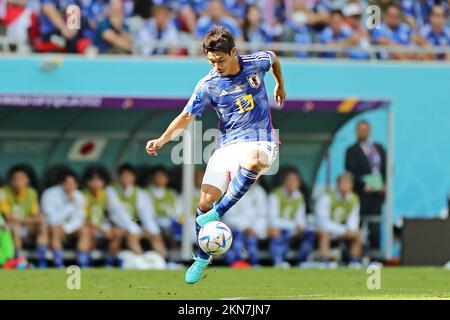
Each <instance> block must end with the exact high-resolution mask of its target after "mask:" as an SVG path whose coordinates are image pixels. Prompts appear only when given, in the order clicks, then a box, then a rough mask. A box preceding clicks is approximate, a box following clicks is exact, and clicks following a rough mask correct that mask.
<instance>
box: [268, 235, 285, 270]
mask: <svg viewBox="0 0 450 320" xmlns="http://www.w3.org/2000/svg"><path fill="white" fill-rule="evenodd" d="M282 242H283V239H282V238H281V237H276V238H272V239H270V255H271V256H272V260H273V263H274V264H277V263H280V262H281V261H283V243H282Z"/></svg>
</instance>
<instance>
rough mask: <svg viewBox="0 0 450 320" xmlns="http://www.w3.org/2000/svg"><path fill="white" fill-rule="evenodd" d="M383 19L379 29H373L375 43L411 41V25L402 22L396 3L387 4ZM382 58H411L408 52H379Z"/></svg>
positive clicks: (406, 43) (400, 44) (390, 44)
mask: <svg viewBox="0 0 450 320" xmlns="http://www.w3.org/2000/svg"><path fill="white" fill-rule="evenodd" d="M383 18H384V21H383V22H382V23H381V26H380V29H373V31H372V41H373V43H375V44H379V45H385V46H392V47H395V46H405V45H410V44H411V43H412V36H413V32H412V29H411V27H409V26H408V25H407V24H406V23H403V22H402V20H401V19H402V15H401V11H400V8H399V7H398V6H396V5H389V6H388V7H387V8H386V11H385V13H384V16H383ZM380 58H382V59H388V58H392V59H399V60H402V59H411V58H412V55H411V54H410V53H406V52H405V53H403V52H400V53H392V54H388V53H387V52H384V51H383V52H380Z"/></svg>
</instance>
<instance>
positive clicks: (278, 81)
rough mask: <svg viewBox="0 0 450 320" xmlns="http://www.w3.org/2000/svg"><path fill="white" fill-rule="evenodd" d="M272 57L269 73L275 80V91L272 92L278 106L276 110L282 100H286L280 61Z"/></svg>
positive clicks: (281, 103) (276, 57)
mask: <svg viewBox="0 0 450 320" xmlns="http://www.w3.org/2000/svg"><path fill="white" fill-rule="evenodd" d="M273 55H274V56H275V60H274V62H273V64H272V68H270V71H271V72H272V74H273V77H274V78H275V89H274V91H273V95H274V97H275V101H276V102H277V104H278V108H281V106H282V105H283V102H284V100H285V99H286V90H285V88H284V78H283V73H282V72H281V63H280V59H279V58H278V56H277V55H276V54H275V53H273Z"/></svg>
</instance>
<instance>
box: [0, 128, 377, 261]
mask: <svg viewBox="0 0 450 320" xmlns="http://www.w3.org/2000/svg"><path fill="white" fill-rule="evenodd" d="M356 130H357V131H356V133H357V136H356V140H357V141H356V143H355V144H354V145H353V146H351V147H349V148H348V150H347V155H346V165H345V167H346V170H348V171H347V172H345V173H343V174H341V175H340V176H339V177H338V179H337V181H336V187H335V189H330V190H324V191H323V192H322V193H321V194H319V195H318V196H315V197H314V199H312V198H313V197H312V196H311V192H310V191H309V188H308V187H307V186H306V185H305V183H304V181H303V179H302V177H301V175H300V173H299V172H298V170H297V169H296V168H295V167H284V168H281V169H280V171H279V173H278V174H277V175H276V176H275V178H273V179H272V180H271V182H270V185H268V182H267V181H266V180H265V177H264V176H263V177H262V178H261V179H260V180H259V181H258V182H257V183H255V184H254V185H253V186H252V187H251V189H250V190H249V191H248V192H247V193H246V194H245V195H244V197H243V198H242V199H241V200H240V201H239V202H238V203H237V204H236V205H235V206H233V207H232V208H231V210H230V212H228V213H227V214H226V215H225V217H224V222H225V223H226V224H228V225H229V226H230V227H231V229H232V232H233V243H232V247H231V249H230V250H229V251H228V252H227V253H226V254H225V256H224V261H225V262H226V263H227V264H228V265H230V266H234V267H250V266H259V265H260V261H261V246H266V251H267V252H269V256H268V257H267V258H269V259H270V260H271V262H272V263H273V265H274V266H277V267H289V266H290V263H292V262H294V263H296V264H297V265H299V266H301V267H314V266H321V267H336V266H337V262H346V263H348V265H349V266H352V267H359V266H361V258H362V246H363V242H364V241H363V238H362V235H361V227H360V225H361V213H360V211H361V208H362V210H363V211H364V212H362V214H378V215H379V214H380V212H379V211H381V206H382V203H383V199H382V198H383V196H382V194H383V193H384V185H385V183H384V181H385V176H384V171H385V153H384V150H383V148H382V146H381V145H379V144H376V143H373V142H372V141H371V139H370V125H369V123H368V122H366V121H361V122H360V123H358V125H357V128H356ZM203 174H204V169H203V168H200V167H199V168H197V169H196V171H195V179H194V183H195V186H194V199H193V205H194V206H193V208H191V210H188V211H186V208H185V207H184V206H183V204H182V195H180V194H179V193H178V192H177V190H180V185H179V181H180V180H181V179H179V177H176V176H174V175H173V173H171V172H170V171H168V170H167V169H166V168H165V167H163V166H158V167H148V166H140V167H134V166H132V165H130V164H122V165H121V166H120V167H119V168H117V170H116V172H115V175H114V176H115V179H114V180H113V179H111V176H110V173H109V172H108V170H106V169H105V168H104V167H103V166H102V165H98V164H92V165H90V166H88V167H86V168H85V170H84V172H83V173H82V175H81V177H79V176H78V175H77V173H75V172H74V171H73V170H72V169H70V168H69V167H67V166H54V167H51V168H49V169H48V170H47V172H45V173H44V176H43V177H44V179H42V181H41V183H38V181H37V178H36V174H35V173H34V171H33V169H32V167H31V166H30V165H26V164H17V165H14V166H13V167H11V168H10V170H9V171H8V173H7V174H6V176H5V179H4V183H3V185H2V187H0V213H1V214H0V253H1V254H0V265H2V264H5V266H6V267H17V266H20V265H24V264H26V261H27V257H32V260H34V261H36V265H37V267H42V268H44V267H47V265H48V262H49V260H50V258H51V260H52V263H51V266H54V267H62V266H64V263H65V261H64V248H66V249H67V248H70V250H72V251H76V252H77V256H76V262H77V264H78V265H79V266H81V267H87V266H92V265H93V264H94V261H93V257H92V254H93V252H94V251H101V252H103V254H102V257H101V259H97V260H101V261H103V262H104V264H105V265H106V266H110V267H111V266H121V263H122V262H123V261H122V260H123V259H121V258H120V255H119V254H120V252H121V251H123V250H128V251H131V252H133V254H135V255H138V256H140V255H143V254H144V253H145V252H147V251H148V250H149V249H151V250H153V251H155V252H157V253H158V254H159V255H160V257H161V258H164V259H165V262H166V266H167V267H168V268H176V267H179V266H180V265H179V264H177V263H175V262H174V261H173V260H177V259H173V255H171V253H173V252H175V251H176V250H177V249H178V250H179V249H180V247H181V241H182V230H183V227H182V225H183V222H184V219H186V214H191V215H192V217H194V216H195V212H196V205H197V204H198V200H199V195H200V186H201V183H202V178H203ZM354 186H355V191H354ZM192 235H193V239H192V240H193V243H195V242H196V239H195V228H194V224H192ZM8 239H9V240H8ZM294 247H295V249H293V248H294ZM332 247H334V248H336V247H337V249H336V250H337V251H338V256H337V255H336V254H335V252H336V250H334V251H333V250H332ZM25 248H26V249H27V250H24V249H25ZM341 249H342V250H341ZM30 252H32V253H33V254H31V255H30ZM333 252H334V253H333ZM50 253H51V254H50ZM49 257H50V258H49ZM336 260H337V261H336Z"/></svg>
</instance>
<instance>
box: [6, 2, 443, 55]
mask: <svg viewBox="0 0 450 320" xmlns="http://www.w3.org/2000/svg"><path fill="white" fill-rule="evenodd" d="M70 4H76V5H78V7H79V8H80V13H81V15H80V17H81V19H80V20H79V29H73V28H69V26H68V24H67V23H66V21H65V17H66V16H67V13H66V9H67V7H68V5H70ZM369 5H378V6H379V7H380V9H381V10H382V17H381V22H380V25H379V27H378V28H375V29H368V28H367V25H366V19H367V16H366V13H367V12H366V9H367V7H368V6H369ZM449 7H450V0H417V1H412V0H347V1H346V0H224V1H219V0H211V1H207V0H178V1H175V0H153V1H152V0H86V1H80V0H28V1H27V0H0V35H1V34H4V35H5V36H6V38H8V39H12V40H13V42H14V43H15V44H19V45H20V48H23V47H27V48H28V50H29V51H34V52H68V53H79V54H83V53H85V54H88V53H93V54H96V53H100V54H102V53H121V54H137V55H142V56H150V55H178V56H183V55H187V54H188V53H189V52H190V51H189V50H191V51H192V49H189V48H187V47H180V43H185V42H190V43H194V44H195V43H198V42H199V41H198V40H199V39H200V38H202V36H203V35H204V34H205V33H206V32H207V31H208V30H209V29H210V28H211V27H212V26H214V25H222V26H224V27H226V28H228V29H229V30H230V31H231V32H232V34H233V35H234V36H235V37H236V39H237V40H238V41H245V42H246V43H247V44H248V45H249V49H252V50H253V49H254V50H258V49H260V48H261V45H262V44H265V43H270V42H283V43H284V42H287V43H297V44H303V45H310V44H330V45H331V44H333V45H340V46H342V47H344V48H348V50H346V51H339V52H332V51H330V52H328V51H326V52H323V51H322V52H311V51H307V50H306V49H305V50H303V49H302V50H297V52H296V51H292V52H288V51H280V52H279V54H280V55H291V56H298V57H325V58H335V57H347V58H351V59H368V58H370V54H369V53H368V51H367V50H368V49H369V48H370V47H371V45H385V46H392V47H394V48H395V47H397V48H398V47H402V46H413V47H422V48H425V47H431V48H433V47H434V48H447V49H448V47H449V45H450V28H449V25H450V23H449ZM71 13H73V11H71ZM67 21H71V23H72V25H75V26H76V25H77V24H78V22H77V21H76V19H75V20H72V18H69V19H68V20H67ZM157 40H160V41H161V43H162V44H161V45H155V41H157ZM14 46H15V45H11V47H12V48H9V49H11V50H12V51H14V50H15V49H17V48H14ZM194 48H195V46H194ZM0 50H1V47H0ZM3 50H4V48H3ZM194 51H196V53H199V52H198V49H194ZM377 58H379V59H427V60H443V59H448V58H449V55H448V54H446V53H412V52H408V51H406V52H393V53H389V52H386V51H382V50H381V51H377Z"/></svg>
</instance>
